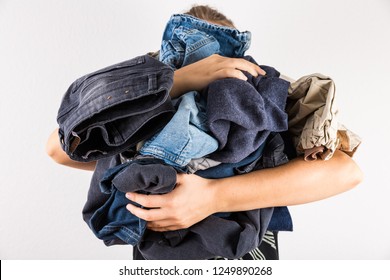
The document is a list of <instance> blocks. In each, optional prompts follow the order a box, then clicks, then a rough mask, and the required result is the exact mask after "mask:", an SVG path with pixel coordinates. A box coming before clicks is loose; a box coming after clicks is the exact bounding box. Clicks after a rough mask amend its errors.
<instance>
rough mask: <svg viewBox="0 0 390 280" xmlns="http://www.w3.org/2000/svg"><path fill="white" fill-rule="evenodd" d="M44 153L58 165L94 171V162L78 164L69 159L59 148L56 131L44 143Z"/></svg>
mask: <svg viewBox="0 0 390 280" xmlns="http://www.w3.org/2000/svg"><path fill="white" fill-rule="evenodd" d="M46 153H47V154H48V156H49V157H51V158H52V159H53V160H54V161H55V162H56V163H58V164H62V165H65V166H69V167H73V168H77V169H83V170H89V171H93V170H95V166H96V162H95V161H92V162H78V161H74V160H72V159H71V158H69V156H68V155H67V154H66V153H65V152H64V150H63V149H62V148H61V144H60V139H59V137H58V129H55V130H54V131H53V132H52V133H51V134H50V136H49V139H48V141H47V143H46Z"/></svg>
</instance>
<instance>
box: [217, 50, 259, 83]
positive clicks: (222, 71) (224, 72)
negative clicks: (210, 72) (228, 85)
mask: <svg viewBox="0 0 390 280" xmlns="http://www.w3.org/2000/svg"><path fill="white" fill-rule="evenodd" d="M213 56H214V57H213V59H214V60H215V62H214V63H217V64H218V66H217V68H218V70H217V71H216V75H217V78H237V79H241V80H247V78H246V76H245V75H244V74H243V73H242V71H245V72H248V73H249V74H251V75H252V76H254V77H257V76H258V75H265V74H266V72H265V71H264V70H263V69H261V68H260V67H259V66H258V65H256V64H254V63H252V62H250V61H247V60H245V59H243V58H228V57H223V56H220V55H213Z"/></svg>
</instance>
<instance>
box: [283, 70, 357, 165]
mask: <svg viewBox="0 0 390 280" xmlns="http://www.w3.org/2000/svg"><path fill="white" fill-rule="evenodd" d="M335 93H336V87H335V83H334V81H333V80H332V79H331V78H330V77H327V76H325V75H323V74H319V73H315V74H311V75H307V76H303V77H301V78H300V79H298V80H297V81H295V82H291V84H290V87H289V90H288V98H287V106H286V111H287V114H288V118H289V122H288V126H289V131H290V133H291V134H292V135H293V142H294V145H295V147H296V149H297V153H298V154H304V158H305V160H316V159H317V158H321V159H323V160H328V159H330V158H331V157H332V156H333V154H334V152H335V151H336V150H337V149H339V150H341V151H344V152H346V153H347V154H349V155H350V156H352V155H353V153H354V152H355V151H356V149H357V147H358V146H359V144H360V143H361V139H360V137H359V136H357V135H356V134H355V133H353V132H352V131H350V130H348V129H347V128H346V127H345V126H344V125H342V124H340V123H339V120H338V108H337V105H336V102H335Z"/></svg>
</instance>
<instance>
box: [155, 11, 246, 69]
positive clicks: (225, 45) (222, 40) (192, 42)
mask: <svg viewBox="0 0 390 280" xmlns="http://www.w3.org/2000/svg"><path fill="white" fill-rule="evenodd" d="M250 42H251V33H250V32H249V31H246V32H240V31H238V30H237V29H235V28H230V27H227V26H221V25H216V24H212V23H209V22H207V21H204V20H201V19H198V18H195V17H193V16H190V15H184V14H178V15H173V16H172V17H171V18H170V20H169V21H168V23H167V26H166V28H165V31H164V33H163V39H162V44H161V49H160V61H162V62H164V63H166V64H168V65H169V66H171V67H172V68H173V69H178V68H180V67H183V66H185V65H188V64H191V63H194V62H196V61H198V60H200V59H203V58H206V57H208V56H210V55H212V54H220V55H222V56H226V57H242V56H243V55H244V53H245V51H246V50H248V48H249V46H250Z"/></svg>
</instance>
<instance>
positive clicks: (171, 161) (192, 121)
mask: <svg viewBox="0 0 390 280" xmlns="http://www.w3.org/2000/svg"><path fill="white" fill-rule="evenodd" d="M177 102H178V103H177V111H176V113H175V115H174V116H173V118H172V119H171V120H170V121H169V123H168V124H167V125H166V126H165V127H164V128H163V129H162V130H161V131H160V132H159V133H157V134H156V135H154V136H152V138H150V139H149V140H147V141H146V142H145V143H144V145H143V146H142V148H141V149H140V151H139V153H140V154H142V155H152V156H154V157H156V158H159V159H162V160H164V162H165V163H166V164H168V165H172V166H175V167H183V166H186V165H187V164H188V163H189V162H190V161H191V159H194V158H201V157H204V156H206V155H208V154H210V153H212V152H214V151H216V150H217V149H218V142H217V140H216V139H214V138H213V137H211V136H210V135H209V134H207V127H206V112H205V104H204V99H203V98H201V95H200V94H199V93H197V92H196V91H190V92H188V93H186V94H184V95H182V96H181V97H180V98H179V99H178V101H177Z"/></svg>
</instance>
